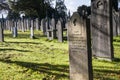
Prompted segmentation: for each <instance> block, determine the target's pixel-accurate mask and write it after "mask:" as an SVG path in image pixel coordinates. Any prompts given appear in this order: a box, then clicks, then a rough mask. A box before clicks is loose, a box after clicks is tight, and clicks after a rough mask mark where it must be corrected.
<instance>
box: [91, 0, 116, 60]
mask: <svg viewBox="0 0 120 80" xmlns="http://www.w3.org/2000/svg"><path fill="white" fill-rule="evenodd" d="M91 30H92V31H91V33H92V34H91V36H92V54H93V56H95V57H96V58H100V59H105V60H110V61H111V60H112V59H113V58H114V54H113V45H112V42H113V31H112V30H113V27H112V0H92V2H91Z"/></svg>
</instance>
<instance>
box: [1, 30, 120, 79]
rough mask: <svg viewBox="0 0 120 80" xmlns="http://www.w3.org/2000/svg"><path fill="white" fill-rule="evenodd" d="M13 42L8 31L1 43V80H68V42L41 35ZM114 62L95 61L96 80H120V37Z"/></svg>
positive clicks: (115, 45)
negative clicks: (60, 41)
mask: <svg viewBox="0 0 120 80" xmlns="http://www.w3.org/2000/svg"><path fill="white" fill-rule="evenodd" d="M29 33H30V32H24V33H23V32H19V35H18V37H17V38H13V37H12V35H11V32H9V31H5V42H3V43H0V80H69V55H68V44H67V41H65V42H63V43H59V42H58V41H57V40H53V41H51V40H48V39H47V38H46V37H45V36H43V35H42V33H41V32H40V31H35V39H30V35H29ZM113 44H114V52H115V60H114V61H113V62H109V61H102V60H97V59H93V72H94V74H93V76H94V80H120V37H115V38H114V43H113Z"/></svg>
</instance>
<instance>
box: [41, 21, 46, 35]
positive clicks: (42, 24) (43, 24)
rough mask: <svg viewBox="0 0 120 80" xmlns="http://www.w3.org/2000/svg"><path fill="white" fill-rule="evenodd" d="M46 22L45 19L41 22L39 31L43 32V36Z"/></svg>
mask: <svg viewBox="0 0 120 80" xmlns="http://www.w3.org/2000/svg"><path fill="white" fill-rule="evenodd" d="M45 23H46V21H45V19H42V20H41V31H42V32H43V34H44V35H46V24H45Z"/></svg>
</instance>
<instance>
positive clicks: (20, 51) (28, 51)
mask: <svg viewBox="0 0 120 80" xmlns="http://www.w3.org/2000/svg"><path fill="white" fill-rule="evenodd" d="M12 50H15V51H19V52H32V51H30V50H19V49H10V48H8V49H6V48H4V49H0V51H12Z"/></svg>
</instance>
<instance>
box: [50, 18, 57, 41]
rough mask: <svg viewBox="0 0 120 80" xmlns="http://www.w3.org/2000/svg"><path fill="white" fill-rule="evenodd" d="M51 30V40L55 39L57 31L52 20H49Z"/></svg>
mask: <svg viewBox="0 0 120 80" xmlns="http://www.w3.org/2000/svg"><path fill="white" fill-rule="evenodd" d="M51 28H52V37H53V39H55V38H56V37H57V34H56V32H57V29H56V23H55V19H54V18H52V19H51Z"/></svg>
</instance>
